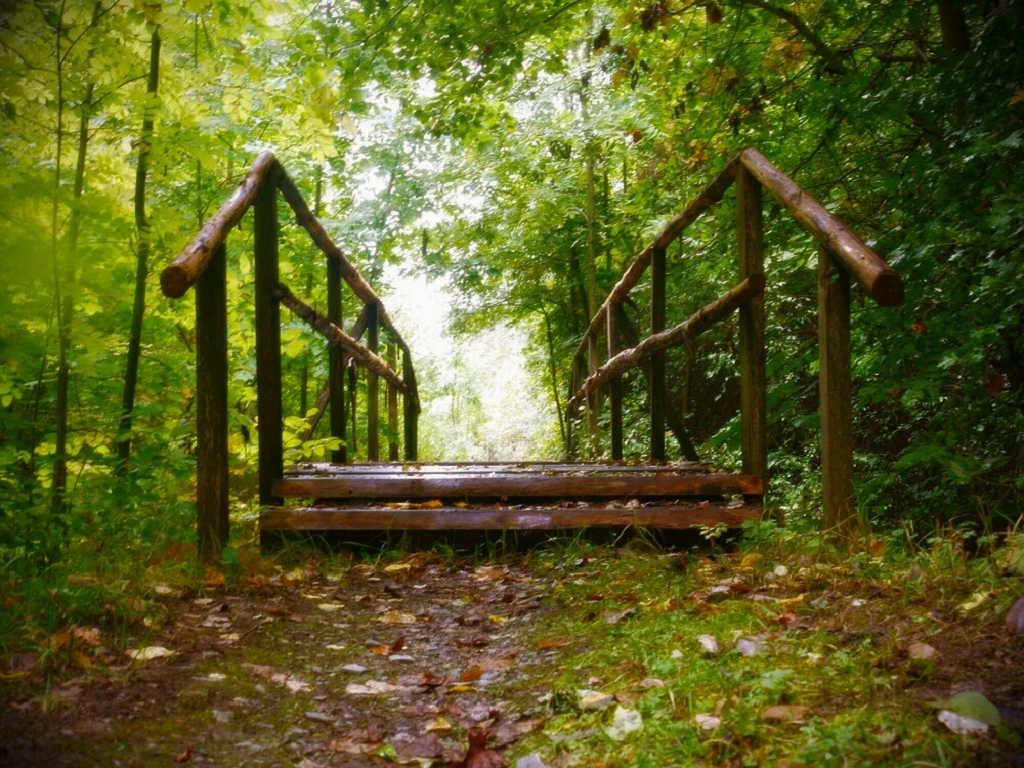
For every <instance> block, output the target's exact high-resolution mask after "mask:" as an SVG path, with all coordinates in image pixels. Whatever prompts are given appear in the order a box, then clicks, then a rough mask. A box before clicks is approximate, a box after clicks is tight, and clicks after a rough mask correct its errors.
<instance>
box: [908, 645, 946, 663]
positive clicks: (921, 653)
mask: <svg viewBox="0 0 1024 768" xmlns="http://www.w3.org/2000/svg"><path fill="white" fill-rule="evenodd" d="M938 655H939V652H938V650H936V649H935V648H933V647H932V646H930V645H928V643H911V644H910V645H908V646H907V656H909V657H910V658H911V659H913V660H914V661H932V660H933V659H935V658H936V657H937V656H938Z"/></svg>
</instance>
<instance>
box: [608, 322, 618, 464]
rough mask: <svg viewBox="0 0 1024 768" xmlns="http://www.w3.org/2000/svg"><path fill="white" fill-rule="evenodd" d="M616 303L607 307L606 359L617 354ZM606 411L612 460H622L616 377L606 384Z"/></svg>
mask: <svg viewBox="0 0 1024 768" xmlns="http://www.w3.org/2000/svg"><path fill="white" fill-rule="evenodd" d="M621 309H622V308H621V306H620V305H619V304H618V303H611V304H609V305H608V308H607V310H606V311H607V312H608V320H607V321H606V323H605V328H606V329H607V331H608V359H609V360H611V359H612V358H613V357H615V355H617V354H618V353H619V348H620V344H619V312H620V311H621ZM608 409H609V415H610V417H611V419H610V426H611V429H610V432H611V447H612V459H615V460H618V459H621V458H622V377H621V376H616V377H615V378H614V379H612V380H611V381H610V382H608Z"/></svg>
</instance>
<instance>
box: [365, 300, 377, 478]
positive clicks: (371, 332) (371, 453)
mask: <svg viewBox="0 0 1024 768" xmlns="http://www.w3.org/2000/svg"><path fill="white" fill-rule="evenodd" d="M366 342H367V347H369V349H370V351H371V352H372V353H373V354H374V355H376V354H377V350H378V349H379V347H380V304H379V303H376V302H375V303H373V304H367V305H366ZM366 458H367V459H368V460H370V461H379V460H380V383H379V380H378V378H377V373H376V372H375V371H373V370H371V369H369V368H367V370H366Z"/></svg>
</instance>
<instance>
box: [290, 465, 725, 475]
mask: <svg viewBox="0 0 1024 768" xmlns="http://www.w3.org/2000/svg"><path fill="white" fill-rule="evenodd" d="M463 474H475V475H488V476H491V475H536V474H545V475H555V474H569V475H578V476H588V477H589V476H591V475H600V474H610V475H642V474H651V475H672V474H691V475H692V474H705V475H707V474H722V472H721V470H719V469H716V468H715V466H714V465H713V464H711V463H709V462H702V461H701V462H669V463H665V464H636V463H629V462H610V461H609V462H602V463H597V464H594V463H565V462H558V461H531V462H516V463H509V462H500V461H496V462H488V461H474V462H422V463H420V462H417V463H408V462H407V463H404V464H382V463H376V464H367V463H364V462H352V463H349V464H344V465H339V464H324V463H318V464H297V465H295V466H293V467H291V468H290V469H289V470H288V471H287V472H286V476H288V477H331V476H338V477H350V476H359V475H374V476H378V475H380V476H391V475H396V476H401V475H463Z"/></svg>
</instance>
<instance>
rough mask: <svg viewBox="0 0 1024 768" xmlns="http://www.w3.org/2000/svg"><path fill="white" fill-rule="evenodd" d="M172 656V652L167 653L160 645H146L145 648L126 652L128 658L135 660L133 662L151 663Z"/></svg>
mask: <svg viewBox="0 0 1024 768" xmlns="http://www.w3.org/2000/svg"><path fill="white" fill-rule="evenodd" d="M173 655H174V651H169V650H167V649H166V648H164V647H163V646H162V645H148V646H146V647H145V648H138V649H136V650H134V651H128V656H129V658H132V659H135V661H151V660H152V659H162V658H164V657H166V656H173Z"/></svg>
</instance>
